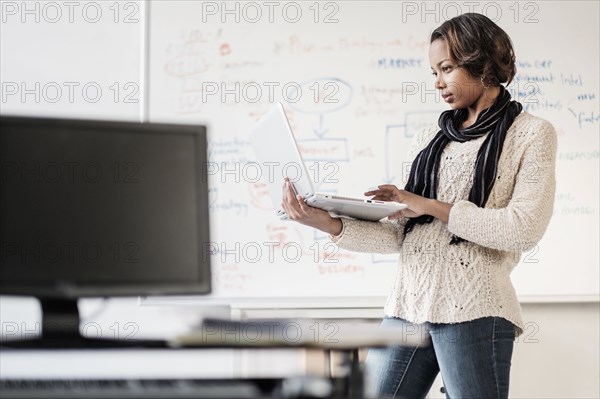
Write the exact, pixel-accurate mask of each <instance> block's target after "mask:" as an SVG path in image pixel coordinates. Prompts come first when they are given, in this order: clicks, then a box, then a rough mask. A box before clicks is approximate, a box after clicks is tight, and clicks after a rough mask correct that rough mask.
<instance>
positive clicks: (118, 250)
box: [0, 116, 211, 342]
mask: <svg viewBox="0 0 600 399" xmlns="http://www.w3.org/2000/svg"><path fill="white" fill-rule="evenodd" d="M206 157H207V153H206V129H205V127H204V126H190V125H175V124H154V123H133V122H109V121H90V120H68V119H49V118H27V117H14V116H12V117H8V116H1V117H0V173H1V175H0V294H4V295H7V294H8V295H27V296H34V297H37V298H39V300H40V302H41V307H42V312H43V315H42V318H43V327H42V334H43V337H42V338H43V339H46V340H54V341H60V342H66V341H73V340H74V339H75V340H79V339H82V338H81V337H79V331H78V328H79V316H78V310H77V299H78V298H80V297H109V296H110V297H114V296H145V295H169V294H207V293H209V292H210V289H211V273H210V256H209V254H207V253H205V249H206V248H208V247H209V246H208V243H209V219H208V217H209V215H208V187H207V184H208V183H207V179H206V176H205V175H204V172H205V170H206V168H205V165H206V161H207V160H206Z"/></svg>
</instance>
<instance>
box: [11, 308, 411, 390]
mask: <svg viewBox="0 0 600 399" xmlns="http://www.w3.org/2000/svg"><path fill="white" fill-rule="evenodd" d="M418 343H420V339H419V337H415V336H414V335H410V334H407V333H406V331H404V332H403V331H399V330H390V329H381V328H379V325H378V324H374V323H367V324H365V323H357V322H351V321H344V320H335V321H327V320H300V319H293V320H281V319H269V320H264V319H263V320H250V321H245V322H232V321H222V320H211V321H205V323H204V324H203V325H202V327H201V328H199V329H197V330H195V331H193V332H192V333H189V334H184V335H180V336H179V337H177V338H176V339H174V340H173V341H172V342H171V347H169V348H163V349H159V348H155V349H140V348H137V349H124V348H121V349H93V350H91V349H79V350H36V351H33V350H22V349H21V350H3V351H2V356H0V370H1V371H0V376H1V377H2V378H3V379H15V378H26V379H27V378H29V379H38V378H40V376H42V378H44V379H47V378H54V379H60V378H77V379H86V378H95V379H97V378H108V379H114V378H132V379H135V378H139V379H164V378H190V379H198V378H208V379H210V378H221V379H222V378H227V379H235V378H237V377H239V376H236V375H235V373H234V372H233V370H232V368H231V367H230V366H231V364H232V363H233V360H234V353H233V352H234V350H235V349H250V350H253V351H260V350H267V351H268V352H269V354H270V355H271V354H272V356H273V358H274V361H273V363H274V364H275V365H276V367H275V368H273V370H271V375H269V376H268V378H280V379H286V378H289V377H290V376H295V377H298V376H299V375H304V371H303V370H302V367H301V365H300V364H295V365H294V364H289V363H288V362H285V361H280V362H278V361H277V359H278V358H279V359H282V357H278V356H279V355H281V354H282V352H286V351H298V352H300V351H304V350H305V349H312V350H318V351H323V352H325V353H330V352H331V351H339V352H341V353H342V354H343V356H344V357H343V360H344V362H343V364H342V367H341V370H339V372H338V373H336V377H338V376H339V377H341V378H337V379H331V381H332V385H333V386H334V387H335V390H336V392H337V393H336V395H337V397H363V373H362V370H361V367H360V365H359V362H358V351H359V349H360V348H366V347H374V346H384V345H391V344H418ZM207 353H208V354H209V355H208V358H207ZM49 358H52V359H54V363H53V366H54V367H52V368H51V369H48V364H49V361H48V360H49ZM203 363H204V364H203ZM207 363H208V365H207ZM203 366H204V367H203ZM245 377H248V378H253V377H257V378H266V377H267V376H265V375H254V376H252V375H251V376H245ZM295 381H296V382H298V379H296V380H295Z"/></svg>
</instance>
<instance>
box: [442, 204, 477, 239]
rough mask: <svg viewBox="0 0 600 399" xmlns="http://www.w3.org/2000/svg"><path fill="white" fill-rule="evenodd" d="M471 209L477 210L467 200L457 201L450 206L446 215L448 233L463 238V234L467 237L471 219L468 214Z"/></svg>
mask: <svg viewBox="0 0 600 399" xmlns="http://www.w3.org/2000/svg"><path fill="white" fill-rule="evenodd" d="M473 208H478V206H477V205H475V204H474V203H472V202H469V201H467V200H462V201H458V202H457V203H455V204H454V205H452V208H451V209H450V214H449V215H448V231H450V233H452V234H454V235H456V236H458V237H461V238H465V233H466V234H467V235H468V231H467V230H468V229H469V225H470V223H469V220H470V219H471V218H470V217H469V213H470V211H471V210H472V209H473Z"/></svg>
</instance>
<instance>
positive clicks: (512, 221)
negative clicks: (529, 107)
mask: <svg viewBox="0 0 600 399" xmlns="http://www.w3.org/2000/svg"><path fill="white" fill-rule="evenodd" d="M429 60H430V64H431V69H432V72H433V75H434V77H435V86H436V88H437V89H439V90H440V93H441V96H442V97H443V99H444V101H445V102H446V103H448V105H449V106H450V108H451V109H450V110H449V111H445V112H443V113H442V114H441V115H440V118H439V121H438V125H439V127H433V128H430V129H423V130H422V131H420V132H418V133H417V134H416V135H415V138H414V140H413V143H412V145H411V149H410V151H409V160H412V165H411V171H410V176H409V177H408V181H407V182H406V185H405V187H404V189H403V190H401V189H398V188H397V187H395V186H393V185H382V186H379V188H378V189H377V190H373V191H369V192H367V193H365V195H368V196H374V198H375V199H378V200H385V201H398V202H400V203H404V204H406V205H408V208H406V209H405V210H403V211H400V212H399V213H398V214H396V215H394V216H393V217H390V218H389V219H390V220H391V221H386V222H378V223H377V222H367V221H358V220H348V219H336V218H332V217H331V216H330V215H329V214H328V213H327V212H324V211H322V210H319V209H315V208H311V207H309V206H307V205H306V204H305V203H304V201H303V198H302V197H301V196H295V195H294V193H293V191H292V187H291V183H289V182H286V187H285V190H284V198H283V207H284V209H285V210H286V212H287V214H288V216H289V217H290V218H291V219H293V220H296V221H298V222H300V223H303V224H306V225H309V226H312V227H315V228H317V229H319V230H322V231H324V232H327V233H329V234H330V235H331V238H332V240H333V241H334V242H336V243H337V244H338V245H339V247H341V248H345V249H349V250H353V251H360V252H379V253H391V252H399V253H400V261H399V269H398V273H397V278H396V281H395V283H394V285H393V287H392V291H391V293H390V295H389V297H388V301H387V303H386V305H385V314H386V315H387V316H386V317H385V318H384V321H383V324H390V325H399V326H401V327H402V328H406V329H407V331H414V329H415V328H419V329H421V331H422V332H423V334H424V335H425V336H426V337H427V338H428V339H429V338H430V342H428V343H427V344H425V345H423V346H421V347H419V348H410V347H393V348H389V349H380V350H371V351H370V352H369V355H368V356H367V364H366V366H367V375H368V383H369V385H368V386H369V387H371V388H372V389H373V394H374V395H376V396H377V397H402V398H418V397H424V396H425V395H426V394H427V392H428V391H429V389H430V387H431V385H432V384H433V381H434V379H435V377H436V375H437V374H438V372H440V371H441V373H442V378H443V381H444V386H445V390H446V394H447V396H448V397H452V398H487V397H489V398H506V397H508V384H509V375H510V362H511V356H512V349H513V341H514V339H515V336H518V335H519V334H521V332H522V329H523V320H522V317H521V310H520V306H519V302H518V300H517V296H516V293H515V290H514V288H513V287H512V284H511V281H510V278H509V274H510V272H511V270H512V269H513V267H514V266H515V265H516V264H517V263H518V260H519V256H520V254H521V252H523V251H525V250H527V249H530V248H532V247H533V246H535V244H536V243H537V242H538V241H539V240H540V238H541V237H542V235H543V233H544V232H545V230H546V227H547V225H548V222H549V219H550V216H551V214H552V207H553V201H554V191H555V177H554V169H555V157H556V133H555V130H554V128H553V127H552V125H550V124H549V123H548V122H546V121H544V120H542V119H540V118H537V117H534V116H532V115H530V114H528V113H526V112H522V107H521V104H519V103H518V102H516V101H511V99H510V95H509V94H508V92H507V91H506V90H505V89H504V86H503V84H509V83H510V82H511V80H512V78H513V77H514V75H515V72H516V68H515V56H514V51H513V48H512V44H511V41H510V38H509V37H508V35H507V34H506V33H505V32H504V31H503V30H502V29H501V28H499V27H498V26H497V25H496V24H494V23H493V22H492V21H491V20H490V19H488V18H487V17H485V16H483V15H479V14H464V15H460V16H458V17H455V18H452V19H451V20H448V21H446V22H445V23H443V24H442V25H441V26H440V27H439V28H437V29H436V30H435V31H434V32H433V33H432V35H431V40H430V48H429ZM408 329H410V330H408Z"/></svg>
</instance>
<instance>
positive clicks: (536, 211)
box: [448, 119, 556, 252]
mask: <svg viewBox="0 0 600 399" xmlns="http://www.w3.org/2000/svg"><path fill="white" fill-rule="evenodd" d="M538 121H539V123H536V124H535V126H529V127H527V128H523V130H521V131H519V132H517V134H519V135H520V137H523V140H522V141H521V144H522V145H523V146H524V150H523V151H522V155H521V158H520V159H519V165H518V171H517V174H516V178H515V184H514V189H513V192H512V196H511V197H510V200H509V202H508V204H507V206H506V207H503V208H497V209H491V208H480V207H478V206H477V205H475V204H474V203H472V202H469V201H466V200H463V201H459V202H457V203H455V204H454V205H453V207H452V209H451V210H450V216H449V219H448V230H449V231H450V232H451V233H453V234H455V235H457V236H459V237H461V238H464V239H465V240H467V241H470V242H472V243H475V244H479V245H482V246H484V247H488V248H492V249H497V250H501V251H518V252H520V251H526V250H529V249H531V248H533V247H534V246H535V245H536V243H537V242H538V241H539V240H540V239H541V238H542V236H543V234H544V232H545V231H546V228H547V226H548V223H549V221H550V217H551V216H552V210H553V206H554V192H555V186H556V182H555V160H556V132H555V130H554V128H553V127H552V125H551V124H550V123H548V122H547V121H544V120H541V119H538ZM513 150H514V149H513Z"/></svg>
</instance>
